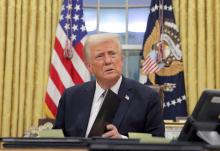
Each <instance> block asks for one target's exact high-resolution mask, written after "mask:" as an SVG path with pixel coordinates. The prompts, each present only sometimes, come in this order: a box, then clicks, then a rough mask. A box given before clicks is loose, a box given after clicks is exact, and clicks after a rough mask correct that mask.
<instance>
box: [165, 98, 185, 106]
mask: <svg viewBox="0 0 220 151" xmlns="http://www.w3.org/2000/svg"><path fill="white" fill-rule="evenodd" d="M184 100H186V95H182V96H181V97H179V98H176V99H173V100H171V101H166V102H164V103H163V108H166V107H167V108H169V107H171V106H175V105H176V104H181V103H182V102H183V101H184Z"/></svg>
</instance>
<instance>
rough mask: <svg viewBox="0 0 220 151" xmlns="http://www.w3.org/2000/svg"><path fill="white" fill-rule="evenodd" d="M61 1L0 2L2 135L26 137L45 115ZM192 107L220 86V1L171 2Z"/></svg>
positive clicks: (24, 0)
mask: <svg viewBox="0 0 220 151" xmlns="http://www.w3.org/2000/svg"><path fill="white" fill-rule="evenodd" d="M61 4H62V0H46V1H45V0H31V1H29V0H10V1H9V0H1V1H0V24H1V26H0V136H2V137H6V136H13V137H15V136H22V135H23V134H24V132H25V131H27V130H28V129H29V128H30V127H32V126H37V124H38V119H39V118H42V117H44V111H43V110H44V107H43V106H44V97H45V91H46V88H47V81H48V75H49V65H50V59H51V52H52V49H53V45H54V39H55V33H56V32H55V31H56V28H57V23H58V21H59V14H60V9H61ZM173 4H174V12H175V18H176V23H177V26H178V28H179V31H180V38H181V48H182V52H183V63H184V73H185V86H186V93H187V106H188V111H189V113H191V112H192V111H193V109H194V107H195V105H196V103H197V101H198V98H199V96H200V95H201V93H202V91H203V90H204V89H206V88H211V89H220V59H219V58H220V17H219V16H220V1H219V0H193V1H192V0H173Z"/></svg>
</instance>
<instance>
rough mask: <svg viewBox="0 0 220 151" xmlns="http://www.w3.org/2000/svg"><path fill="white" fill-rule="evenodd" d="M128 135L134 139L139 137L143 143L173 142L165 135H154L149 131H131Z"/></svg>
mask: <svg viewBox="0 0 220 151" xmlns="http://www.w3.org/2000/svg"><path fill="white" fill-rule="evenodd" d="M128 137H129V138H132V139H139V140H140V142H141V143H150V144H169V143H170V142H171V140H170V139H167V138H164V137H156V136H152V135H151V134H148V133H137V132H129V133H128Z"/></svg>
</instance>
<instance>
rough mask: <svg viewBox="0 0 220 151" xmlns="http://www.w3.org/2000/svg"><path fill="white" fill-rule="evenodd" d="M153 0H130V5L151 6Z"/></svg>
mask: <svg viewBox="0 0 220 151" xmlns="http://www.w3.org/2000/svg"><path fill="white" fill-rule="evenodd" d="M150 2H151V0H128V6H146V7H150Z"/></svg>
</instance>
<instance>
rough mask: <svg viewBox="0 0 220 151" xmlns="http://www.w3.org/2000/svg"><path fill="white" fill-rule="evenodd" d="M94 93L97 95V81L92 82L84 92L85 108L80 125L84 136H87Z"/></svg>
mask: <svg viewBox="0 0 220 151" xmlns="http://www.w3.org/2000/svg"><path fill="white" fill-rule="evenodd" d="M94 93H95V81H92V82H91V83H89V85H88V86H87V87H86V88H85V90H84V91H83V92H82V100H83V102H85V103H84V107H83V109H82V110H83V111H82V119H81V124H80V125H79V126H80V129H81V130H82V136H85V134H86V129H87V125H88V121H89V116H90V112H91V107H92V101H93V96H94Z"/></svg>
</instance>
